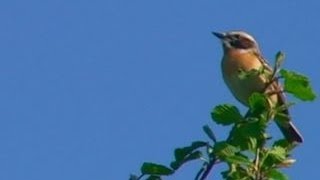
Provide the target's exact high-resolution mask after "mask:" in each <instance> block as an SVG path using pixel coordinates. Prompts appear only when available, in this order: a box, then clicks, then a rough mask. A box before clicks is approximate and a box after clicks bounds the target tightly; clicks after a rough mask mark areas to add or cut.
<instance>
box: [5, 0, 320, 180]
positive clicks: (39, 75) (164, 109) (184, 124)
mask: <svg viewBox="0 0 320 180" xmlns="http://www.w3.org/2000/svg"><path fill="white" fill-rule="evenodd" d="M319 5H320V4H319V2H317V1H316V0H313V1H312V0H311V1H308V2H302V1H289V0H283V1H264V2H261V1H260V2H257V1H256V2H252V1H231V0H225V1H223V2H215V1H213V0H211V1H209V0H203V1H191V0H184V1H174V0H162V1H150V0H137V1H129V0H90V1H89V0H87V1H84V0H77V1H76V0H55V1H48V0H41V1H40V0H30V1H18V0H10V1H1V2H0V22H1V28H0V52H1V53H0V59H1V60H0V82H1V89H0V119H1V120H0V142H1V148H0V169H1V173H0V179H5V180H22V179H24V180H43V179H45V180H57V179H59V180H70V179H77V180H89V179H90V180H117V179H119V180H122V179H128V177H129V174H130V173H138V171H139V168H140V165H141V163H142V162H144V161H152V162H157V163H163V164H169V162H170V161H171V160H172V158H173V155H172V152H173V149H174V148H176V147H181V146H184V145H188V144H189V143H190V142H191V141H193V140H198V139H205V138H206V137H205V135H204V134H203V133H202V131H201V127H202V126H203V125H204V124H210V125H211V126H212V127H213V129H214V131H215V133H216V135H217V137H218V138H220V139H222V138H224V137H225V135H226V133H227V130H226V129H225V128H222V127H220V126H217V125H214V124H213V123H211V120H210V115H209V114H210V111H211V109H212V108H213V107H214V106H215V105H218V104H221V103H234V104H236V105H238V106H239V107H241V105H240V104H239V103H238V102H236V100H235V99H234V98H233V97H232V95H231V94H230V93H229V91H228V90H227V88H226V86H225V85H224V83H223V81H222V78H221V74H220V73H221V72H220V59H221V55H222V54H221V53H222V52H221V47H220V43H219V41H218V40H217V39H215V38H214V37H213V36H212V35H211V31H213V30H215V31H226V30H234V29H237V30H238V29H242V30H246V31H248V32H250V33H251V34H253V35H254V36H255V37H256V39H257V40H258V41H259V42H260V47H261V49H262V52H263V54H264V56H265V57H266V58H268V59H270V61H271V62H272V60H273V57H274V55H275V53H276V52H277V51H278V50H283V51H284V52H285V53H286V55H287V56H286V57H287V58H286V61H285V65H284V66H285V68H287V69H291V70H295V71H298V72H301V73H303V74H306V75H307V76H309V77H310V78H311V81H312V82H313V86H314V89H315V90H316V92H317V93H318V94H319V89H320V85H319V77H320V73H319V59H320V51H319V48H318V45H319V44H318V42H319V39H320V34H319V33H318V32H320V25H319V23H318V19H319V16H320V13H319V9H318V7H319ZM319 107H320V103H319V101H316V102H313V103H304V104H298V105H296V106H294V107H293V108H292V109H291V112H292V116H293V118H294V120H295V124H296V125H297V126H298V127H299V129H300V130H301V132H302V133H303V135H304V138H305V143H304V144H302V145H301V146H300V147H298V148H297V149H296V150H295V151H294V157H295V158H296V159H297V163H296V164H295V165H294V166H293V167H292V168H290V169H288V170H286V172H287V173H288V175H289V176H290V177H291V179H297V180H298V179H306V178H313V177H318V165H319V161H320V158H319V156H317V155H316V153H317V152H318V150H319V148H320V141H319V137H318V135H317V133H318V132H319V125H320V122H319V121H318V120H317V118H316V117H317V116H318V114H316V113H317V112H318V110H319ZM241 110H242V111H243V112H244V111H245V108H243V107H241ZM271 131H274V133H276V134H277V133H278V134H279V132H278V129H276V128H275V126H272V130H271ZM199 165H200V164H198V163H191V164H190V165H187V166H185V167H183V168H182V169H181V171H179V172H178V173H177V174H176V175H175V176H172V177H169V178H167V179H169V180H171V179H172V180H173V179H175V180H176V179H181V180H182V179H183V180H185V179H193V177H194V175H195V173H196V171H197V168H198V167H199ZM223 168H224V167H223V166H217V167H216V168H215V169H214V170H213V172H212V176H211V177H212V178H214V179H219V178H220V172H221V170H223Z"/></svg>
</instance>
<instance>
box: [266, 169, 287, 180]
mask: <svg viewBox="0 0 320 180" xmlns="http://www.w3.org/2000/svg"><path fill="white" fill-rule="evenodd" d="M267 176H268V180H288V179H289V178H288V176H286V175H285V174H283V173H282V172H280V171H278V170H277V169H272V170H271V171H269V172H268V174H267Z"/></svg>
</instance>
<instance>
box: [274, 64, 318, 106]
mask: <svg viewBox="0 0 320 180" xmlns="http://www.w3.org/2000/svg"><path fill="white" fill-rule="evenodd" d="M280 74H281V76H282V77H284V90H285V91H286V92H288V93H291V94H292V95H293V96H295V97H296V98H298V99H300V100H302V101H313V100H314V99H315V98H316V94H315V93H314V91H313V90H312V88H311V85H310V81H309V79H308V77H306V76H304V75H302V74H298V73H296V72H293V71H288V70H284V69H282V70H281V71H280Z"/></svg>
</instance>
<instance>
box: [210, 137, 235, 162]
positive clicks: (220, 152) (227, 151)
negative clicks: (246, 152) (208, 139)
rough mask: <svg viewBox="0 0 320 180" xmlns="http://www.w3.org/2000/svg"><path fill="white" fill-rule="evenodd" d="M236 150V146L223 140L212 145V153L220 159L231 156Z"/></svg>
mask: <svg viewBox="0 0 320 180" xmlns="http://www.w3.org/2000/svg"><path fill="white" fill-rule="evenodd" d="M237 151H238V148H236V147H234V146H232V145H230V144H229V143H227V142H225V141H221V142H217V143H216V144H215V145H214V146H213V153H214V154H215V155H216V156H218V157H219V158H220V159H225V158H226V157H229V156H233V155H234V154H235V153H236V152H237Z"/></svg>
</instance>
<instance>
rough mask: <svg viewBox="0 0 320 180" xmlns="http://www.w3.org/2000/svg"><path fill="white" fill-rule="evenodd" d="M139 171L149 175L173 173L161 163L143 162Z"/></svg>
mask: <svg viewBox="0 0 320 180" xmlns="http://www.w3.org/2000/svg"><path fill="white" fill-rule="evenodd" d="M141 173H142V174H149V175H170V174H173V173H174V171H173V170H172V169H170V168H168V167H166V166H164V165H161V164H155V163H149V162H145V163H143V165H142V167H141Z"/></svg>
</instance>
